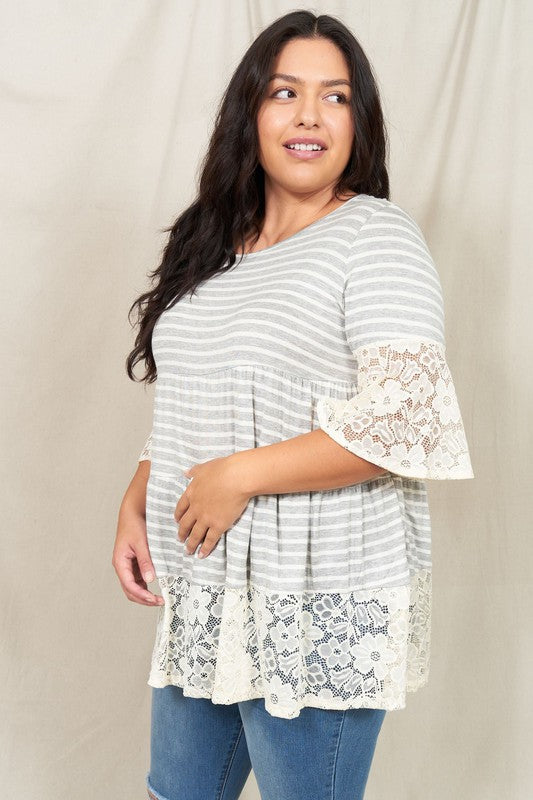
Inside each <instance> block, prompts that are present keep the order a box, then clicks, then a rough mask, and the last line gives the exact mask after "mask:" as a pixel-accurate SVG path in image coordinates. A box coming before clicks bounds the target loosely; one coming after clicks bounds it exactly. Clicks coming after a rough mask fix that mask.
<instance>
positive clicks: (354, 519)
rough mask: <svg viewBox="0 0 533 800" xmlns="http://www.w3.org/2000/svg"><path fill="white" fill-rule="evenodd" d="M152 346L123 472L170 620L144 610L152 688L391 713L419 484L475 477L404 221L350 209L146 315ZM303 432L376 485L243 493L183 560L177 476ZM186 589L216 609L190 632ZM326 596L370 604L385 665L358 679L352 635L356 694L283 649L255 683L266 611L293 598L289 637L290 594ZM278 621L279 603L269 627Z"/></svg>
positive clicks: (419, 651)
mask: <svg viewBox="0 0 533 800" xmlns="http://www.w3.org/2000/svg"><path fill="white" fill-rule="evenodd" d="M152 344H153V352H154V357H155V361H156V365H157V373H158V377H157V382H156V387H155V399H154V416H153V429H152V431H151V433H150V436H149V438H148V440H147V442H146V445H145V447H144V448H143V451H142V453H141V455H140V457H139V460H142V459H143V458H150V459H151V469H150V476H149V481H148V486H147V500H146V521H147V536H148V543H149V548H150V553H151V557H152V560H153V563H154V566H155V568H156V573H157V577H158V578H159V579H160V585H161V590H162V592H163V595H164V597H165V600H166V609H167V610H166V613H165V607H163V608H162V609H161V612H160V620H159V625H158V633H157V641H156V646H155V648H154V656H153V663H152V670H151V674H150V679H149V683H150V685H153V686H162V685H166V684H167V683H177V684H179V685H181V686H184V687H185V693H186V694H191V695H192V696H203V697H211V698H212V699H213V700H214V702H235V698H237V699H244V698H245V696H246V697H249V696H265V697H266V698H267V708H268V709H269V711H270V713H273V714H277V715H279V716H296V715H297V714H298V713H299V709H300V708H301V707H303V706H305V705H317V706H320V707H329V708H339V707H352V706H361V705H369V706H374V707H381V708H389V709H392V708H401V707H403V705H404V703H405V690H406V689H407V690H415V689H416V688H418V687H419V686H420V685H422V684H423V683H424V682H425V681H426V680H427V674H428V669H429V630H430V614H429V603H430V586H431V583H430V576H431V525H430V513H429V507H428V499H427V492H426V484H425V480H426V479H443V478H471V477H473V472H472V467H471V464H470V459H469V454H468V447H467V444H466V439H465V436H464V429H463V424H462V419H461V415H460V411H459V407H458V403H457V397H456V394H455V390H454V387H453V381H452V379H451V375H450V372H449V368H448V365H447V363H446V360H445V331H444V310H443V300H442V290H441V284H440V281H439V276H438V273H437V269H436V266H435V264H434V262H433V259H432V257H431V255H430V253H429V250H428V247H427V244H426V242H425V240H424V237H423V235H422V232H421V230H420V228H419V227H418V225H417V224H416V222H415V221H414V220H413V219H412V217H411V216H410V215H409V214H408V213H407V212H406V211H404V210H403V209H401V208H400V207H399V206H398V205H397V204H395V203H393V202H391V201H388V200H384V199H378V198H375V197H373V196H370V195H366V194H360V195H356V196H355V197H352V198H351V199H350V200H348V201H347V202H345V203H344V204H343V205H342V206H340V207H338V208H337V209H335V210H334V211H332V212H330V213H329V214H328V215H326V216H325V217H323V218H321V219H319V220H317V221H316V222H314V223H312V224H311V225H308V226H307V227H306V228H303V229H302V230H300V231H299V232H298V233H296V234H294V235H293V236H290V237H289V238H287V239H285V240H283V241H281V242H279V243H277V244H275V245H273V246H271V247H268V248H266V249H265V250H262V251H258V252H254V253H249V254H247V255H245V256H244V257H243V259H242V261H239V260H238V261H237V263H236V264H235V265H234V266H233V268H232V269H231V270H229V271H226V272H224V273H220V274H218V275H215V276H214V277H212V278H210V279H209V280H207V281H206V282H204V283H203V284H201V285H200V287H199V288H198V289H197V291H196V295H194V296H192V297H191V296H190V295H188V296H187V297H185V298H182V299H181V300H180V301H179V302H178V303H177V304H176V305H175V306H174V307H172V308H169V309H167V310H166V311H165V312H164V313H163V314H162V315H161V316H160V318H159V319H158V321H157V323H156V326H155V329H154V332H153V340H152ZM317 427H322V428H323V430H325V431H326V433H328V434H329V435H331V436H332V438H334V439H335V440H336V441H337V442H338V443H339V444H340V445H341V446H343V447H345V448H346V449H348V450H351V451H352V452H353V453H355V454H357V455H359V456H361V457H362V458H365V459H366V460H368V461H371V462H373V463H376V464H379V465H381V466H384V467H385V468H387V469H388V470H389V471H388V472H387V473H385V474H384V475H382V476H380V477H379V478H377V479H374V480H369V481H365V482H364V483H361V484H355V485H352V486H347V487H343V488H340V489H333V490H326V491H308V492H296V493H287V494H279V495H259V496H257V497H254V498H252V499H251V500H250V502H249V504H248V506H247V507H246V509H245V510H244V512H243V514H242V515H241V517H240V518H239V519H238V520H237V522H236V523H235V524H234V525H233V526H232V527H231V528H230V529H229V530H228V531H227V532H226V534H224V535H223V536H222V538H221V539H220V540H219V542H218V543H217V545H216V547H215V548H214V550H213V551H212V552H211V553H210V555H209V556H208V557H207V558H205V559H203V560H199V559H198V558H197V557H196V555H194V556H188V555H187V554H186V553H185V549H184V548H185V546H184V544H183V543H181V542H179V541H178V540H177V537H176V534H177V523H176V522H175V520H174V518H173V512H174V509H175V506H176V503H177V501H178V500H179V498H180V496H181V495H182V493H183V491H184V490H185V489H186V487H187V485H188V483H189V480H190V479H189V478H186V477H185V476H184V475H183V472H184V471H185V470H187V469H188V467H190V466H192V465H193V464H195V463H199V462H204V461H207V460H210V459H213V458H217V457H220V456H225V455H228V454H230V453H234V452H237V451H241V450H247V449H250V448H256V447H260V446H263V445H268V444H271V443H274V442H278V441H281V440H284V439H289V438H292V437H294V436H297V435H299V434H302V433H305V432H308V431H311V430H313V429H315V428H317ZM398 587H403V588H402V589H398ZM421 587H423V591H422V590H421ZM200 590H201V591H203V592H204V594H203V596H204V597H207V596H210V597H211V598H212V597H213V592H214V591H215V590H216V592H217V593H218V594H217V604H218V605H217V608H218V611H219V613H218V614H217V613H215V612H214V610H213V606H209V611H208V608H207V605H206V606H205V609H204V617H205V619H204V620H203V622H200V621H199V617H198V613H197V611H194V609H193V604H192V599H191V598H192V593H194V592H198V591H200ZM396 590H398V591H400V593H401V592H402V591H404V593H405V594H404V595H403V597H404V601H403V602H404V609H403V611H404V618H403V619H404V622H405V625H404V631H403V633H402V634H394V635H399V636H400V640H401V641H400V640H397V641H395V643H394V644H393V645H392V644H391V637H392V636H393V634H392V628H391V631H387V619H388V618H387V614H388V613H389V611H390V610H391V608H392V606H394V604H395V603H396V602H397V601H396V600H394V602H393V600H392V598H398V591H396ZM229 592H232V597H233V600H234V601H235V602H236V603H237V608H240V611H241V612H242V614H243V615H244V616H246V620H247V622H246V624H247V626H248V627H247V628H245V627H244V622H243V628H242V630H241V631H240V632H239V633H236V632H235V629H234V628H232V629H231V633H230V630H229V628H227V629H226V627H225V626H227V625H229V624H230V623H229V621H228V620H225V612H224V602H223V600H222V599H221V598H223V597H224V596H226V598H227V597H228V593H229ZM178 595H179V597H178ZM340 596H342V597H345V598H351V600H352V603H354V604H355V605H356V604H357V603H358V602H363V600H361V598H364V602H365V603H368V601H369V598H370V599H371V598H375V600H376V602H378V603H380V612H379V614H380V615H381V623H380V625H381V627H379V626H378V628H376V631H377V632H375V636H378V635H379V636H385V637H387V636H388V644H389V645H390V647H391V649H392V651H393V652H394V653H395V655H396V660H395V661H391V662H390V665H389V667H387V668H385V667H384V668H383V670H382V671H381V672H380V671H379V670H378V669H377V668H375V667H374V668H373V667H372V665H370V667H369V670H370V671H369V672H365V671H364V670H363V669H362V667H361V665H362V661H359V662H358V658H360V657H358V656H357V652H358V651H357V647H358V646H359V645H358V642H360V641H361V639H360V637H361V636H363V635H365V634H366V633H368V630H369V629H367V628H365V629H364V631H363V633H362V632H361V630H359V633H358V632H357V631H356V630H355V629H352V634H351V637H350V636H349V637H348V640H349V641H350V642H352V645H350V648H349V649H350V653H351V656H350V657H351V659H352V660H351V662H350V663H351V673H352V674H355V673H357V674H359V673H360V674H361V675H362V676H365V677H364V679H362V680H361V682H360V683H358V685H357V688H353V687H352V689H347V688H346V686H345V685H344V684H343V687H342V689H341V688H339V686H338V685H337V684H335V680H333V679H332V676H334V675H336V674H337V673H336V669H337V668H336V667H335V665H334V664H333V661H334V659H333V661H332V658H331V657H330V656H328V658H327V659H325V660H322V661H321V662H320V663H321V665H322V672H321V675H322V676H323V678H324V680H322V682H321V683H320V685H317V684H316V683H313V681H312V680H311V679H310V677H309V676H310V674H311V672H312V669H313V664H312V663H311V661H306V660H305V659H303V661H302V650H301V649H299V647H300V645H298V640H297V638H296V639H295V640H294V642H293V650H294V649H295V652H296V651H297V652H298V654H299V658H300V667H299V668H298V670H299V671H298V672H297V674H294V673H292V672H291V674H290V675H289V672H290V670H292V669H293V668H294V667H291V668H290V670H289V667H288V665H287V661H286V659H285V660H284V659H283V658H282V657H281V650H280V651H279V652H278V651H277V650H276V648H274V650H275V651H276V652H278V655H279V658H274V662H275V667H274V669H273V670H271V671H270V672H269V673H268V676H267V674H266V672H265V669H266V667H265V665H264V663H263V662H264V659H262V658H261V650H262V648H264V649H268V651H269V653H271V651H272V646H273V645H272V636H270V638H269V632H268V630H267V627H265V624H264V610H265V607H266V605H265V604H267V603H269V604H271V603H273V602H274V600H273V598H275V602H277V603H278V604H279V603H283V598H285V600H286V601H287V598H289V597H290V598H292V599H293V601H294V602H296V601H297V600H298V598H299V605H298V602H297V603H296V606H295V608H299V609H300V611H299V612H298V611H295V612H294V619H292V623H294V624H296V626H297V627H298V628H299V629H300V633H301V628H302V624H303V620H304V619H305V620H308V619H309V617H301V618H298V614H299V613H300V614H302V615H303V614H304V611H303V610H302V598H307V599H309V600H310V602H311V604H312V603H313V598H315V599H316V598H320V601H321V602H324V599H325V598H330V599H331V598H332V597H335V598H337V597H340ZM177 598H178V600H177ZM235 598H238V600H235ZM254 598H255V599H254ZM258 598H261V601H259V600H258ZM228 602H229V601H228ZM287 602H288V601H287ZM387 603H389V604H390V608H388V606H387ZM239 604H240V605H239ZM196 606H197V603H196V605H195V608H196ZM169 607H172V614H173V616H172V618H171V617H170V616H169V611H168V609H169ZM269 607H270V606H269ZM244 608H246V614H245V613H244V610H243V609H244ZM365 608H367V610H368V606H365ZM261 609H262V611H261ZM233 613H235V609H234V612H233ZM305 613H308V612H305ZM391 613H392V612H391ZM254 614H255V615H254ZM282 616H283V612H282V609H281V606H279V607H278V611H277V612H276V613H273V614H272V618H273V619H275V620H276V623H275V624H279V620H280V618H281V617H282ZM208 617H209V623H208V621H207V620H208ZM374 622H375V620H374ZM389 622H390V620H389ZM232 624H233V625H234V622H233V623H232ZM314 624H315V627H316V625H319V627H320V628H321V632H322V634H323V637H324V638H323V640H322V643H321V646H322V647H323V646H325V643H327V642H328V641H330V639H331V637H333V636H334V630H333V629H334V627H335V625H337V628H336V631H337V633H338V630H339V628H338V620H337V622H336V623H335V621H334V618H333V617H332V620H331V623H328V622H327V621H325V618H324V615H322V616H321V618H320V622H319V623H317V620H316V619H315V620H314ZM329 624H331V628H329V627H328V625H329ZM353 624H355V623H353ZM357 624H359V623H357ZM372 624H374V623H372ZM199 625H203V626H204V629H203V633H202V641H204V644H205V640H206V639H209V644H208V646H207V645H206V647H207V650H208V651H209V653H210V659H207V660H210V664H211V667H212V674H210V675H209V676H207V675H206V674H205V669H204V668H205V664H206V663H207V661H206V657H205V651H204V657H203V659H202V657H201V655H200V654H199V652H198V650H196V649H194V647H192V645H190V642H191V641H192V640H193V638H194V636H195V632H194V631H195V627H198V626H199ZM250 626H251V627H250ZM215 629H216V630H215ZM213 631H215V632H213ZM258 631H259V632H260V631H262V634H261V633H258ZM186 632H188V633H186ZM270 633H272V631H270ZM225 635H227V636H228V637H229V636H230V635H231V636H232V637H233V638H234V639H235V638H237V640H239V641H240V642H241V644H240V645H239V646H240V650H239V646H237V649H236V650H234V651H233V658H234V659H236V663H237V664H240V665H241V667H242V671H243V674H248V675H249V676H250V677H249V679H248V681H246V680H245V679H244V678H243V679H242V680H241V681H240V682H239V681H237V683H236V684H235V686H236V687H237V688H234V689H232V690H230V688H229V686H228V685H227V684H228V681H226V682H223V681H222V678H221V677H220V676H221V675H222V674H223V672H224V670H223V665H221V663H220V657H219V658H218V660H217V655H218V656H220V652H221V651H222V650H223V649H224V647H223V645H225V643H224V640H223V639H224V636H225ZM251 635H254V636H257V641H256V647H255V650H254V651H253V653H252V652H251V651H250V645H249V641H250V636H251ZM335 635H337V634H335ZM191 637H192V638H191ZM239 637H240V638H239ZM402 637H403V638H402ZM415 639H416V642H415ZM186 641H189V645H187V646H186V645H185V642H186ZM376 641H377V640H376ZM191 648H192V649H191ZM226 649H227V648H226ZM376 650H377V651H380V648H379V647H377V648H376ZM309 652H310V651H309V649H308V650H307V651H306V656H309ZM319 652H322V655H323V650H322V651H320V648H319V647H317V649H316V651H314V655H315V656H316V654H317V653H319ZM387 652H389V651H387ZM309 657H310V658H313V657H314V656H313V655H311V656H309ZM385 661H386V660H385ZM385 661H384V662H383V663H384V664H385ZM303 662H305V664H306V666H305V667H302V666H301V664H302V663H303ZM343 663H344V664H345V662H343ZM402 664H403V665H404V667H403V670H404V677H403V678H402V677H398V676H399V675H400V673H401V670H402V668H401V665H402ZM398 665H400V667H399V666H398ZM367 666H368V664H367ZM217 670H218V674H217ZM309 670H311V672H310V671H309ZM252 675H253V677H251V676H252ZM274 677H275V679H276V681H277V684H276V685H277V689H276V691H274V688H272V687H273V683H272V681H273V680H274ZM332 680H333V682H332ZM217 681H218V683H217ZM365 681H366V684H365ZM279 684H281V685H282V686H283V687H285V689H286V691H285V694H283V692H280V687H279ZM302 686H303V687H304V689H302ZM332 687H334V688H332ZM365 687H366V688H365ZM368 687H371V688H368ZM391 687H394V688H391ZM289 688H291V689H292V691H289ZM281 697H283V698H284V699H280V698H281Z"/></svg>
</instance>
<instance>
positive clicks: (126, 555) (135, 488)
mask: <svg viewBox="0 0 533 800" xmlns="http://www.w3.org/2000/svg"><path fill="white" fill-rule="evenodd" d="M150 467H151V461H150V460H148V459H144V460H142V461H139V466H138V467H137V471H136V472H135V475H134V476H133V478H132V480H131V482H130V485H129V486H128V488H127V489H126V493H125V494H124V497H123V498H122V503H121V504H120V509H119V513H118V523H117V533H116V537H115V546H114V549H113V557H112V559H111V563H112V565H113V567H114V568H115V572H116V573H117V576H118V579H119V581H120V584H121V586H122V589H123V591H124V594H125V595H126V597H127V598H128V600H132V601H133V602H135V603H140V604H141V605H148V606H154V605H163V603H164V600H163V598H162V597H161V596H160V595H155V594H152V592H150V591H149V590H148V588H147V584H148V583H150V582H151V581H153V580H154V579H155V569H154V565H153V563H152V559H151V557H150V551H149V549H148V539H147V536H146V486H147V483H148V478H149V477H150Z"/></svg>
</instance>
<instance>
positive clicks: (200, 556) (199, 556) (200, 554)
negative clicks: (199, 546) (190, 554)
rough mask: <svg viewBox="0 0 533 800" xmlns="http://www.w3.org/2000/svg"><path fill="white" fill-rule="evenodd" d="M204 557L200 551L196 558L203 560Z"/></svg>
mask: <svg viewBox="0 0 533 800" xmlns="http://www.w3.org/2000/svg"><path fill="white" fill-rule="evenodd" d="M204 556H205V553H202V551H201V550H200V552H199V553H198V558H203V557H204Z"/></svg>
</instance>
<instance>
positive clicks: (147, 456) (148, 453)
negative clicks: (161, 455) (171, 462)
mask: <svg viewBox="0 0 533 800" xmlns="http://www.w3.org/2000/svg"><path fill="white" fill-rule="evenodd" d="M145 460H148V461H151V460H152V433H151V432H150V434H149V435H148V439H147V440H146V442H145V444H144V447H143V449H142V450H141V455H140V456H139V458H138V461H145Z"/></svg>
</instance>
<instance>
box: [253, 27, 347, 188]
mask: <svg viewBox="0 0 533 800" xmlns="http://www.w3.org/2000/svg"><path fill="white" fill-rule="evenodd" d="M278 73H280V74H281V73H283V74H284V76H285V77H275V78H273V79H272V80H270V82H269V83H268V85H267V89H266V93H265V96H264V99H263V102H262V104H261V107H260V109H259V113H258V117H257V130H258V137H259V162H260V164H261V166H262V167H263V169H264V171H265V184H266V188H270V189H275V188H276V185H279V186H280V187H283V188H284V189H285V190H287V191H289V192H290V193H291V194H294V193H296V194H309V193H311V194H312V193H313V192H317V191H318V192H319V191H321V190H324V189H326V188H328V187H330V186H331V187H334V186H335V184H336V183H337V181H338V178H339V176H340V175H341V173H342V172H343V170H344V168H345V167H346V164H347V163H348V160H349V158H350V153H351V150H352V143H353V137H354V126H353V120H352V112H351V106H350V98H351V91H352V89H351V86H350V76H349V73H348V67H347V65H346V62H345V60H344V56H343V54H342V53H341V51H340V50H339V49H338V48H337V47H336V45H334V44H333V42H331V41H330V40H329V39H292V40H291V41H290V42H288V43H287V44H286V45H285V47H284V48H283V49H282V51H281V52H280V53H279V54H278V57H277V59H276V60H275V62H274V66H273V69H272V74H278ZM289 76H290V77H289ZM269 77H270V76H269ZM296 79H298V80H296ZM321 81H328V82H330V81H331V83H330V85H329V86H324V85H322V84H321ZM302 138H308V139H309V138H310V139H319V140H320V141H321V142H322V144H323V145H324V146H325V148H326V149H325V150H322V151H320V152H318V151H316V152H315V151H312V152H310V153H309V152H302V151H291V150H289V149H288V148H287V146H286V143H287V141H288V140H291V139H294V140H296V141H298V140H301V139H302Z"/></svg>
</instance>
